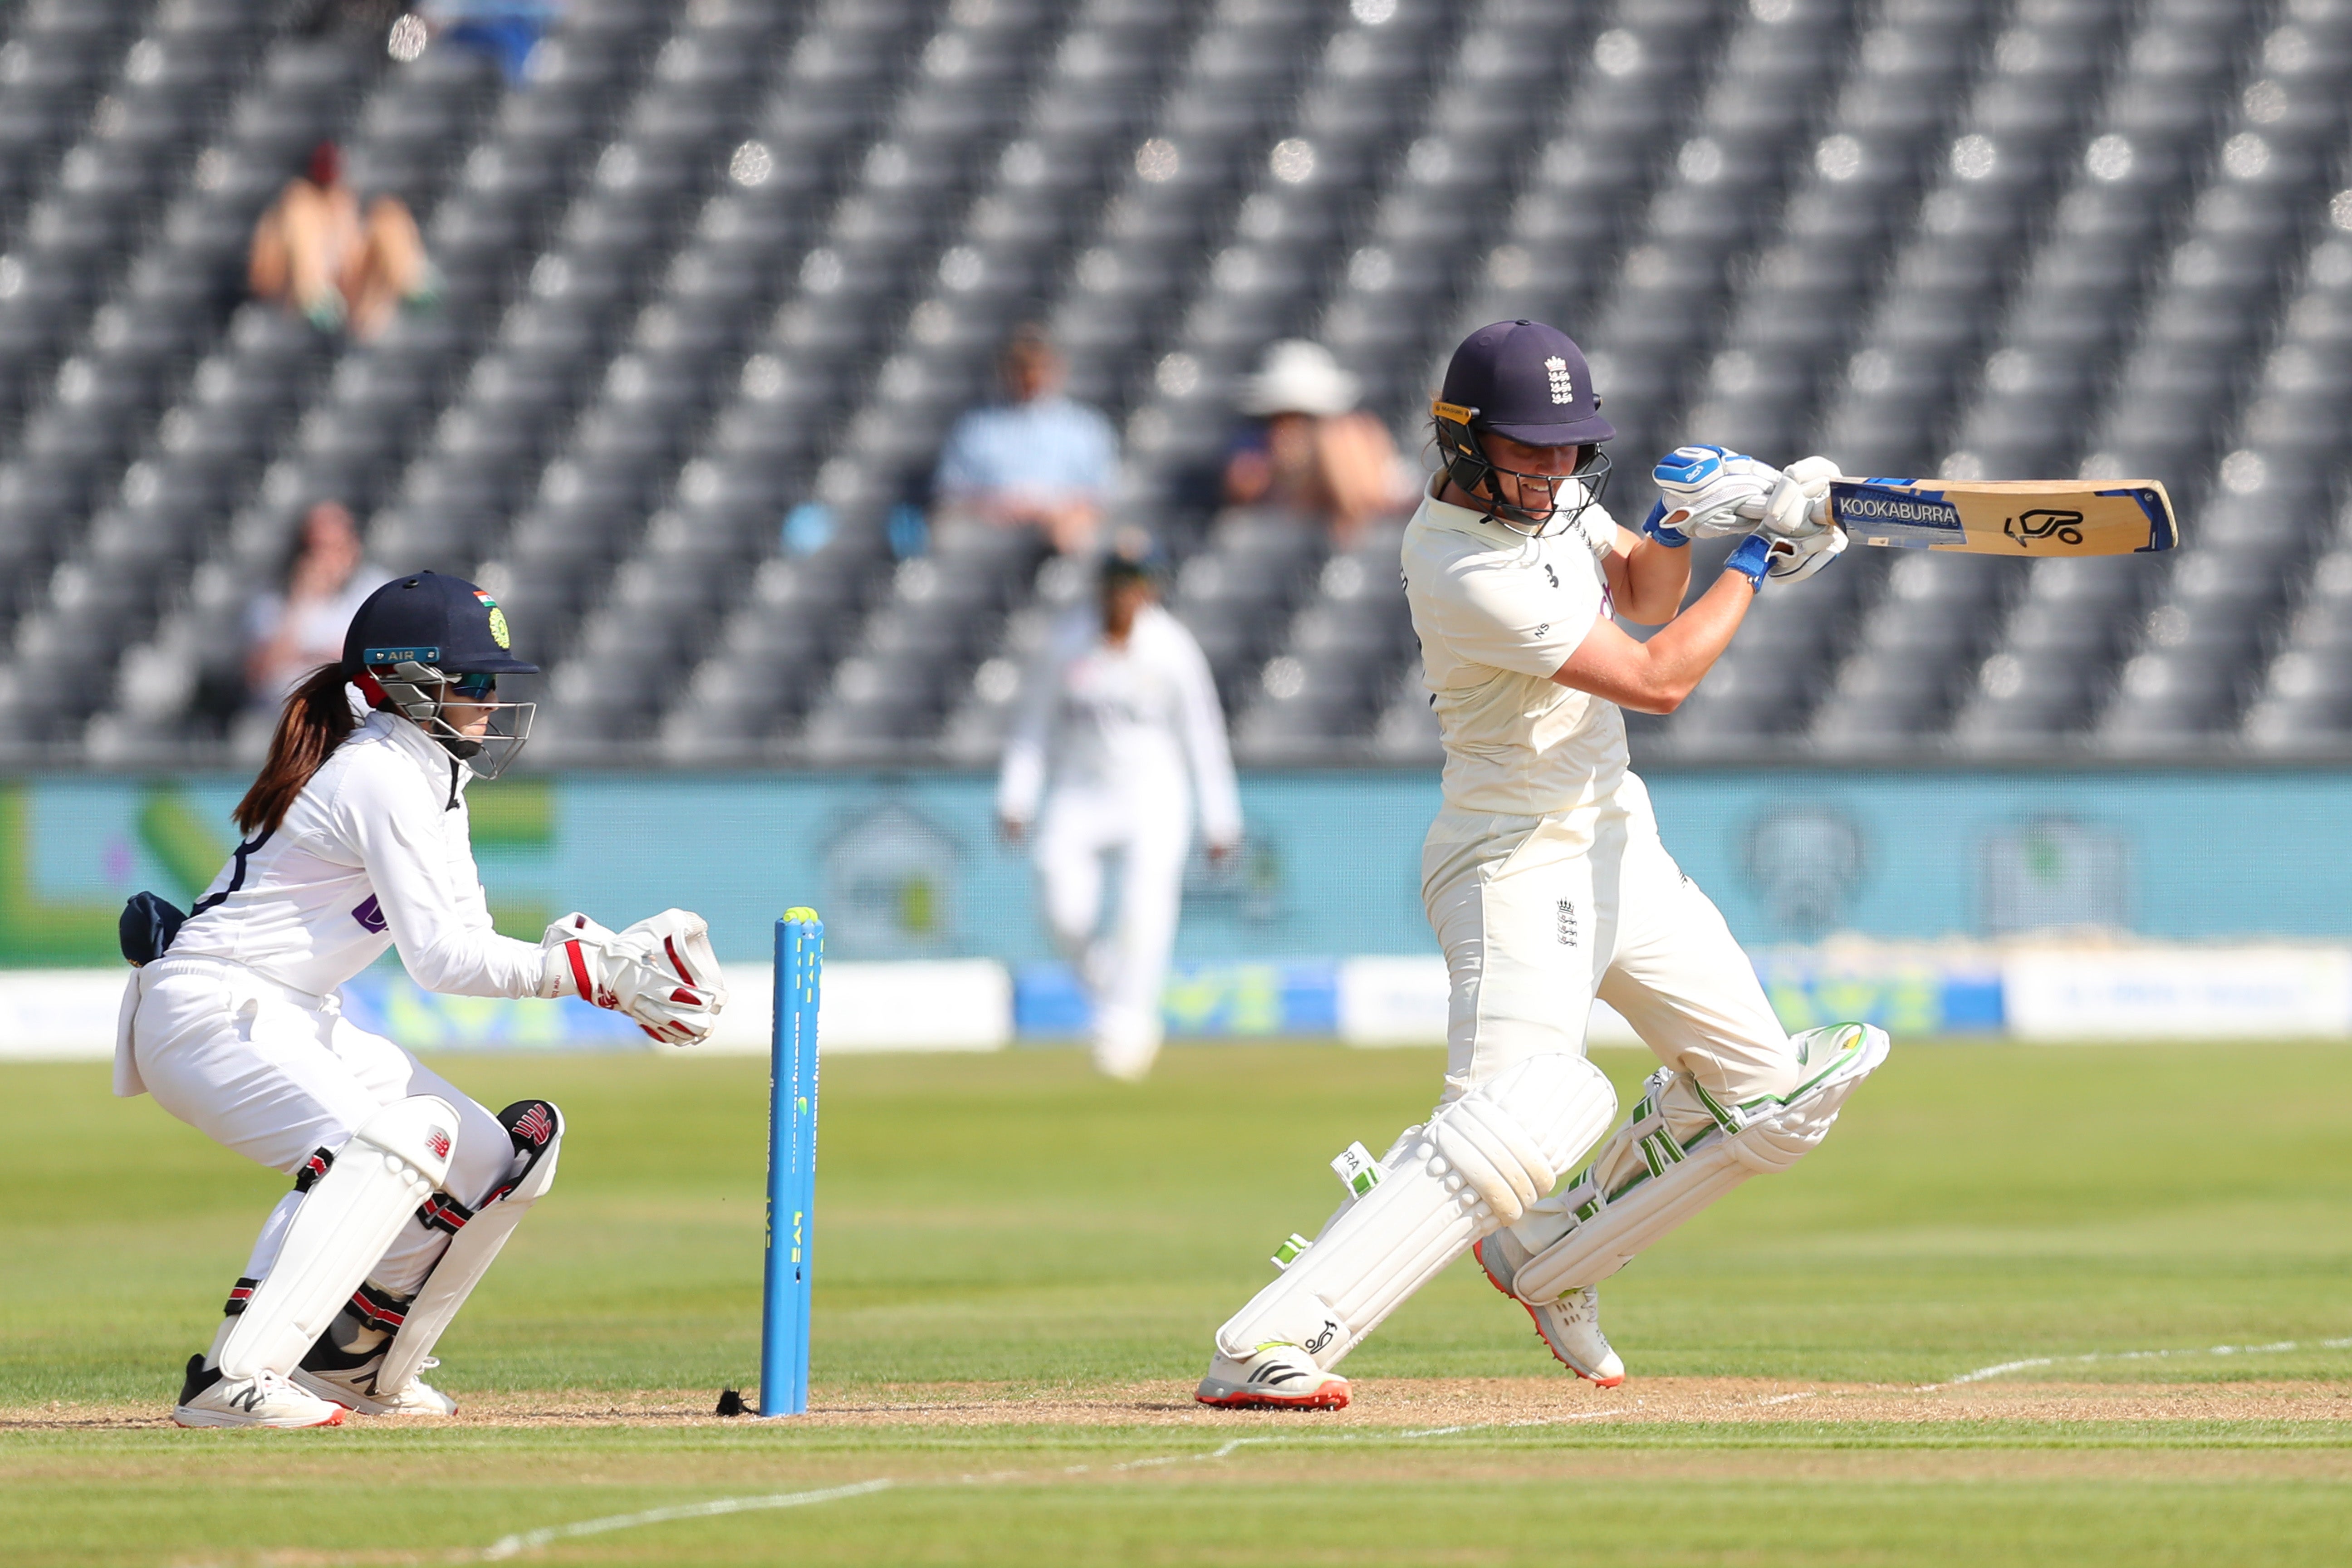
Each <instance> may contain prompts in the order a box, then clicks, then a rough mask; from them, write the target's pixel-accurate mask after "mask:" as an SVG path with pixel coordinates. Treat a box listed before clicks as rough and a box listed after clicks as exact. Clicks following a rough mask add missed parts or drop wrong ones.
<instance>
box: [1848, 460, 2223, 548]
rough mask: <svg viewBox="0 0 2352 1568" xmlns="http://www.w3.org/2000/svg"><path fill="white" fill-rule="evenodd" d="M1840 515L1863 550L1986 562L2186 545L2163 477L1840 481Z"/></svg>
mask: <svg viewBox="0 0 2352 1568" xmlns="http://www.w3.org/2000/svg"><path fill="white" fill-rule="evenodd" d="M1830 517H1831V519H1832V521H1835V522H1837V523H1839V524H1840V525H1842V526H1843V528H1844V529H1845V531H1846V533H1847V534H1848V535H1849V536H1850V537H1851V538H1853V540H1854V541H1855V542H1858V543H1862V544H1880V545H1888V546H1892V547H1894V548H1896V549H1904V550H1965V551H1969V552H1974V553H1976V554H1979V555H2136V554H2142V553H2145V552H2147V551H2151V550H2170V549H2172V548H2173V547H2174V546H2175V545H2177V544H2179V542H2180V525H2179V522H2178V521H2175V520H2174V518H2173V515H2172V498H2171V497H2170V496H2168V495H2166V494H2165V493H2164V487H2163V486H2162V485H2161V484H2159V483H2158V482H2157V481H2156V480H2154V479H2113V480H2108V481H2105V482H2101V481H2097V480H2089V479H1981V480H1960V479H1832V480H1831V481H1830Z"/></svg>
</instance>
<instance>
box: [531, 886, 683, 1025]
mask: <svg viewBox="0 0 2352 1568" xmlns="http://www.w3.org/2000/svg"><path fill="white" fill-rule="evenodd" d="M540 948H541V952H542V953H543V954H544V957H543V960H542V963H543V965H544V971H543V973H542V975H541V988H540V994H541V995H543V996H579V997H582V998H583V999H585V1000H587V1001H590V1002H593V1003H594V1004H595V1005H597V1006H599V1007H609V1008H611V1009H613V1010H614V1011H615V1012H619V1013H626V1014H627V1015H628V1016H630V1017H632V1018H634V1019H635V1020H636V1023H637V1026H638V1027H639V1028H641V1029H643V1030H644V1031H645V1032H646V1034H648V1035H651V1036H652V1037H654V1038H655V1039H656V1040H660V1041H662V1042H664V1043H665V1044H667V1045H673V1046H688V1045H697V1044H699V1043H700V1042H702V1041H704V1040H707V1039H709V1037H710V1031H711V1029H712V1027H713V1026H715V1025H716V1024H717V1023H718V1020H719V1009H720V1008H722V1007H724V1006H726V1005H727V990H726V987H725V986H724V985H722V984H720V981H719V955H718V954H717V953H716V952H713V951H712V949H711V946H710V927H709V923H708V922H706V921H704V920H703V918H702V917H701V916H700V915H697V914H689V913H688V912H687V911H686V910H663V911H662V912H661V913H659V914H657V915H655V916H653V917H652V918H651V919H649V920H642V921H638V922H637V923H636V924H635V925H633V926H631V927H629V928H628V929H627V930H626V931H607V930H605V929H604V927H603V926H600V925H598V924H597V923H596V922H595V921H592V920H590V919H589V918H588V917H587V916H586V915H582V914H571V915H566V916H564V917H563V918H562V920H560V921H556V922H555V923H554V924H553V925H551V926H549V927H548V928H547V935H546V936H545V937H544V938H543V939H542V940H541V942H540Z"/></svg>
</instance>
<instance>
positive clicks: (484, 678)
mask: <svg viewBox="0 0 2352 1568" xmlns="http://www.w3.org/2000/svg"><path fill="white" fill-rule="evenodd" d="M370 685H373V686H374V687H375V689H376V690H375V691H371V692H367V695H368V696H369V697H371V698H373V697H374V696H375V695H376V692H382V693H383V697H382V702H383V704H385V705H388V706H389V707H391V708H392V710H394V712H396V713H399V714H401V715H402V716H403V717H404V718H406V719H408V720H409V721H412V722H413V723H415V725H416V727H417V728H418V729H420V730H422V731H425V733H426V734H428V735H430V736H432V737H433V738H434V740H436V741H437V742H440V744H441V748H442V750H444V751H446V752H448V753H449V754H450V755H451V756H453V757H456V758H457V760H458V761H460V762H462V763H465V764H466V766H467V769H469V770H470V771H471V772H472V773H473V774H474V776H475V777H476V778H481V779H494V778H496V777H498V776H499V774H500V773H504V772H506V771H507V764H508V763H511V762H513V761H514V760H515V755H516V753H518V752H520V751H521V750H522V748H523V742H526V741H528V740H530V721H531V719H532V716H533V715H535V714H536V713H537V712H538V711H539V704H538V703H536V702H500V701H499V700H498V677H496V676H494V675H468V674H465V673H459V674H457V675H450V674H447V673H445V672H444V671H442V670H440V669H437V668H434V667H433V666H432V665H429V664H424V663H420V662H419V661H417V660H415V659H406V660H404V661H402V662H401V663H399V664H395V665H391V666H383V665H378V666H376V667H375V668H373V669H371V670H369V671H368V672H367V679H365V680H363V681H362V682H360V686H361V689H362V691H366V689H367V687H368V686H370ZM453 704H454V705H456V706H458V707H462V708H474V709H488V710H489V715H490V722H489V728H488V730H486V731H483V732H482V733H481V734H479V735H468V734H467V733H466V732H465V731H462V730H459V729H458V728H457V726H456V725H454V724H452V723H450V722H449V720H448V718H447V716H446V710H447V709H448V708H449V707H450V706H452V705H453Z"/></svg>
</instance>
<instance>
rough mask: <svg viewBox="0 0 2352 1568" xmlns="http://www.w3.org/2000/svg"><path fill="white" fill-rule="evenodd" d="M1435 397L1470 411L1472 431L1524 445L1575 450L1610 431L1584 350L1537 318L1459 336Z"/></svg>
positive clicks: (1498, 323)
mask: <svg viewBox="0 0 2352 1568" xmlns="http://www.w3.org/2000/svg"><path fill="white" fill-rule="evenodd" d="M1438 396H1439V398H1440V399H1441V400H1442V401H1444V402H1446V403H1452V404H1455V405H1460V406H1461V407H1464V408H1470V409H1475V410H1476V415H1475V417H1474V418H1473V419H1472V420H1471V421H1470V423H1471V425H1472V426H1473V427H1474V428H1475V429H1480V430H1492V431H1494V432H1495V433H1496V435H1499V436H1507V437H1510V438H1511V439H1512V440H1514V441H1524V442H1526V443H1527V444H1528V446H1530V447H1580V446H1584V445H1587V444H1591V443H1598V442H1601V441H1607V440H1611V439H1612V438H1613V437H1615V436H1616V434H1617V427H1616V426H1613V425H1612V424H1610V423H1609V421H1608V420H1606V419H1603V418H1602V417H1601V399H1600V397H1599V395H1596V394H1595V393H1594V391H1593V389H1592V372H1591V368H1590V367H1588V366H1587V365H1586V364H1585V363H1584V351H1583V350H1582V349H1580V348H1578V347H1577V346H1576V344H1575V342H1573V341H1572V340H1571V339H1570V337H1569V335H1568V334H1567V333H1566V332H1563V331H1560V330H1559V328H1558V327H1548V326H1546V325H1544V323H1543V322H1541V321H1496V323H1495V324H1494V325H1492V326H1490V327H1481V328H1479V329H1478V330H1477V331H1475V332H1473V333H1471V334H1470V335H1469V336H1468V337H1466V338H1465V339H1463V340H1462V346H1461V347H1460V348H1458V349H1455V350H1454V358H1453V360H1452V361H1451V362H1450V363H1447V365H1446V367H1445V387H1444V391H1442V392H1441V393H1439V394H1438Z"/></svg>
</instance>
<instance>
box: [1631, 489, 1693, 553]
mask: <svg viewBox="0 0 2352 1568" xmlns="http://www.w3.org/2000/svg"><path fill="white" fill-rule="evenodd" d="M1642 537H1643V538H1644V539H1654V540H1656V541H1657V542H1659V543H1660V544H1663V545H1664V546H1665V547H1666V548H1667V549H1669V550H1680V549H1681V548H1682V547H1683V546H1684V545H1685V544H1688V543H1689V542H1690V535H1689V534H1687V533H1685V532H1684V531H1682V530H1681V529H1679V528H1669V527H1667V526H1666V503H1665V502H1664V501H1662V500H1654V501H1652V502H1651V503H1650V515H1649V516H1647V517H1645V518H1643V520H1642Z"/></svg>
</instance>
